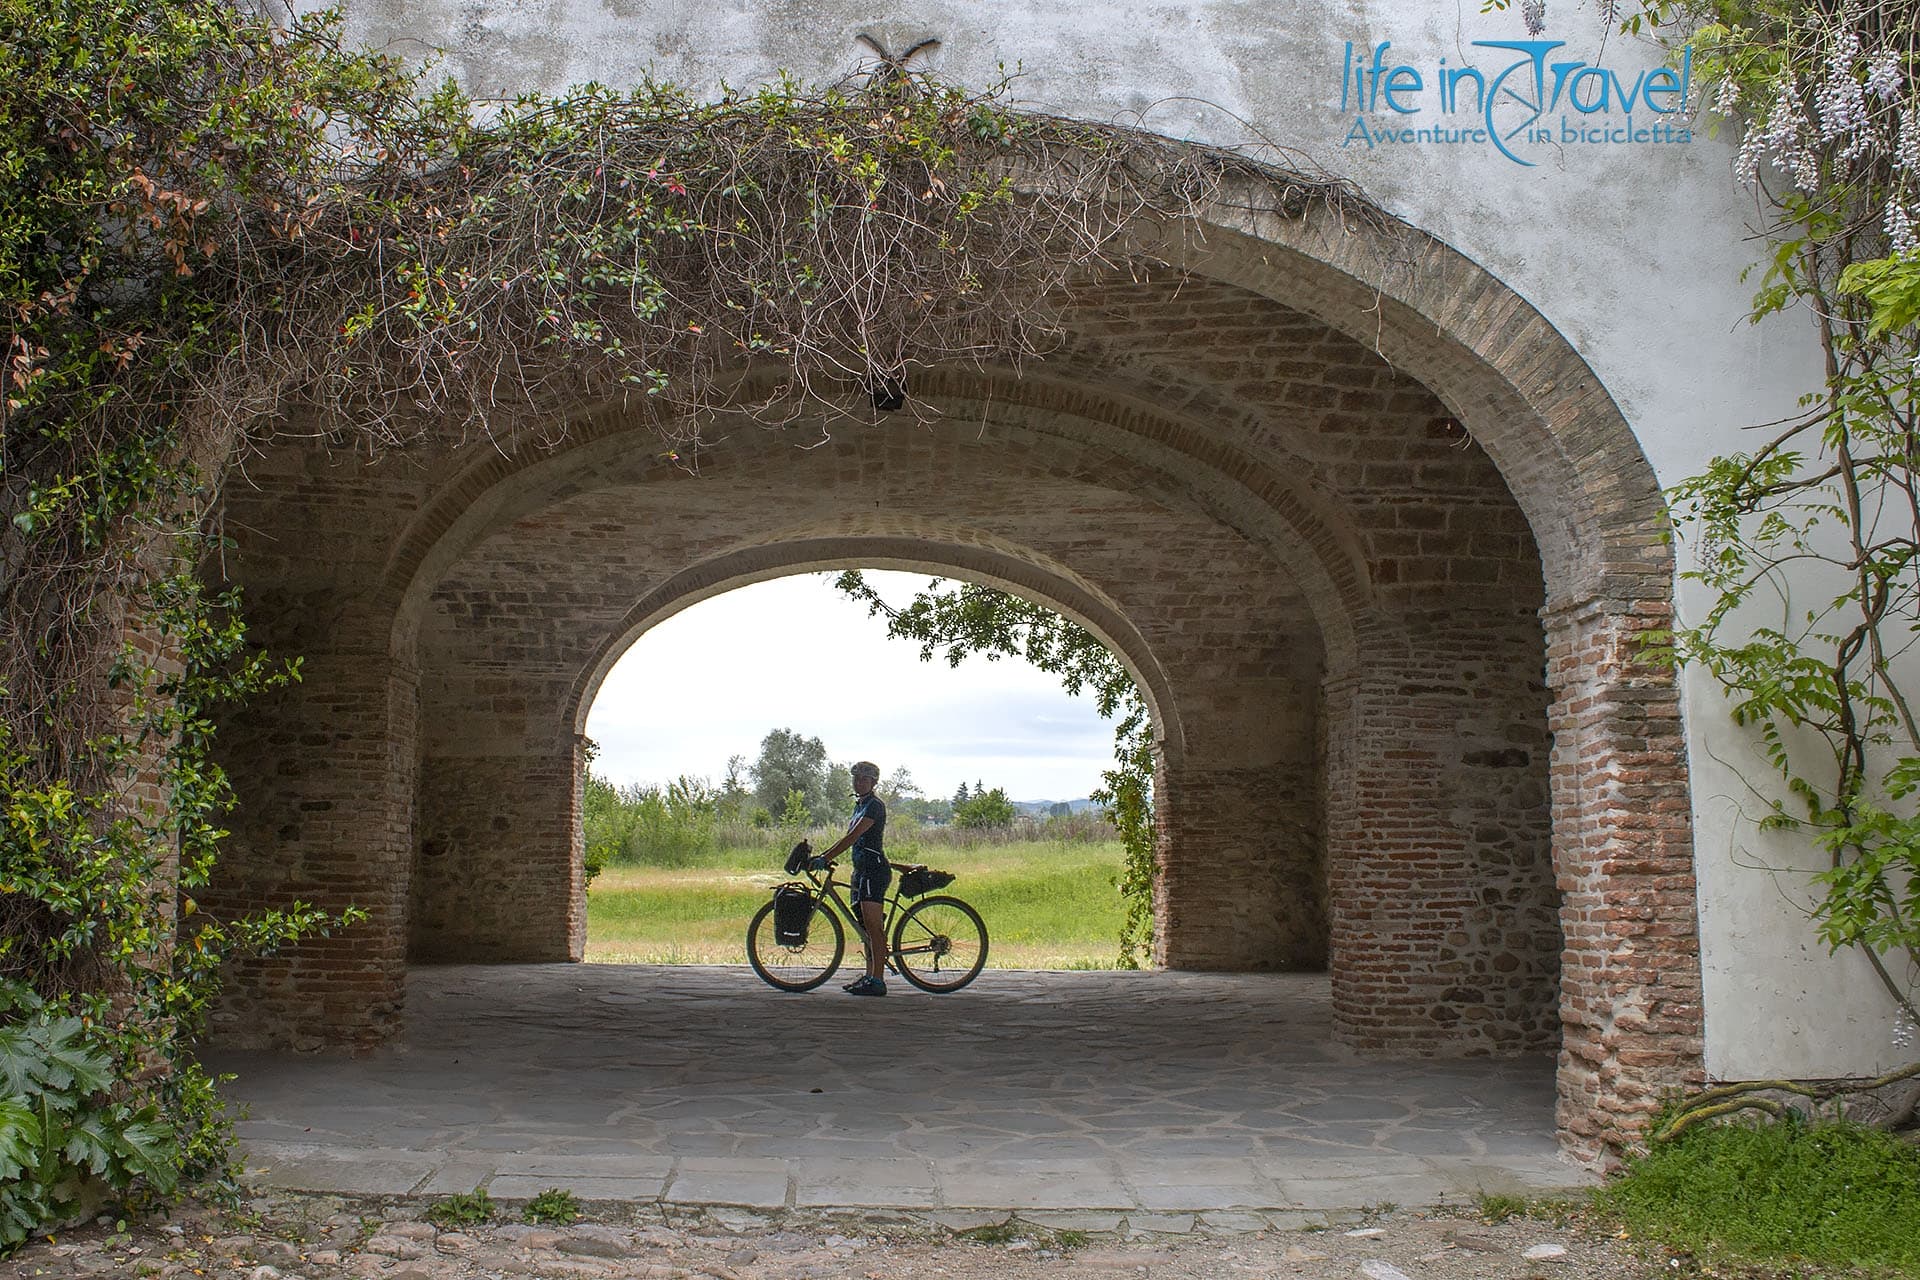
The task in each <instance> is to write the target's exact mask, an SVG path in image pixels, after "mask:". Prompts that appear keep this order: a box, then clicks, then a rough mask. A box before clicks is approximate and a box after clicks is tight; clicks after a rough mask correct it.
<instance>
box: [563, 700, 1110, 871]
mask: <svg viewBox="0 0 1920 1280" xmlns="http://www.w3.org/2000/svg"><path fill="white" fill-rule="evenodd" d="M876 790H877V791H878V792H879V793H880V796H881V798H882V799H883V800H885V801H886V803H887V812H888V820H889V823H890V824H891V826H892V831H893V833H894V834H895V837H896V839H900V838H910V837H911V834H912V833H913V832H914V831H917V830H918V829H920V828H922V827H945V826H952V827H956V828H959V829H960V830H963V831H972V832H981V831H992V830H1001V829H1006V828H1009V827H1011V826H1013V824H1014V822H1015V820H1016V819H1017V818H1018V817H1019V816H1020V815H1019V812H1018V810H1017V809H1016V807H1015V806H1014V803H1013V801H1012V800H1010V799H1009V798H1008V796H1007V793H1006V789H1005V788H1003V787H991V788H990V787H988V786H987V785H986V783H985V782H984V781H976V782H975V783H974V784H973V785H972V786H971V787H969V786H968V785H967V784H966V783H964V782H963V783H961V784H960V786H959V787H958V788H957V789H956V790H955V792H954V794H953V795H952V796H951V797H939V796H928V795H927V794H926V793H925V792H924V791H922V790H921V788H920V786H919V785H918V784H917V783H916V782H915V781H914V779H913V774H912V772H911V771H910V770H908V769H907V768H906V767H905V766H901V767H900V768H896V769H895V770H894V771H893V772H892V773H891V774H889V775H888V776H887V777H886V778H885V779H884V780H883V781H882V782H881V783H880V784H879V786H878V787H877V788H876ZM852 796H853V773H852V764H851V762H848V761H839V760H830V759H829V758H828V756H827V748H826V744H825V743H823V742H822V741H821V740H820V739H819V738H816V737H809V736H807V735H805V734H803V733H800V732H797V731H796V730H793V729H774V730H772V731H771V732H769V733H768V734H767V735H766V737H764V738H762V739H761V740H760V752H759V755H758V756H756V757H755V758H754V759H753V760H751V761H749V760H748V759H747V757H746V756H744V755H735V756H733V757H731V758H729V759H728V761H727V771H726V774H725V775H724V776H723V777H722V778H721V780H720V781H719V782H718V783H715V782H713V781H711V780H709V779H707V778H703V777H695V776H692V775H689V774H682V775H680V776H679V777H677V778H675V779H674V780H673V781H671V782H668V783H664V784H654V783H627V784H624V785H623V784H617V783H614V782H612V781H609V780H608V779H606V778H603V777H601V776H600V775H599V774H598V773H596V772H594V771H593V768H592V766H591V763H589V766H588V770H587V777H586V783H585V794H584V796H583V806H582V826H583V828H584V831H585V837H586V841H585V843H586V860H587V873H588V879H589V880H591V879H592V877H593V876H594V875H597V874H598V873H599V871H600V870H601V869H602V868H604V867H606V866H608V865H609V864H611V863H645V864H649V865H655V866H687V865H691V864H692V863H694V862H696V861H698V860H699V859H700V858H701V857H702V856H703V855H705V854H708V853H711V852H713V851H714V850H716V849H718V848H721V847H726V846H733V845H743V844H745V845H751V844H759V843H768V844H778V843H781V842H782V841H783V840H786V839H799V838H800V837H801V835H802V834H803V833H805V832H809V831H813V830H817V829H820V828H828V829H833V828H837V827H839V826H841V825H843V824H844V823H845V821H846V818H847V815H848V813H849V811H850V804H851V800H852ZM1070 815H1071V810H1070V808H1069V806H1067V805H1066V804H1064V803H1062V804H1056V805H1054V806H1053V812H1052V813H1050V814H1049V816H1050V817H1052V818H1056V819H1065V818H1068V817H1069V816H1070ZM1095 825H1098V824H1095Z"/></svg>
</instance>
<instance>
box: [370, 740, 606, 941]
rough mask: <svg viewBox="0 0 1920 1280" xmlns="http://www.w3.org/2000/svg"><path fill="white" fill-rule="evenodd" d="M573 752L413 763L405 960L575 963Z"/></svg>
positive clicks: (580, 909)
mask: <svg viewBox="0 0 1920 1280" xmlns="http://www.w3.org/2000/svg"><path fill="white" fill-rule="evenodd" d="M579 743H580V740H579V739H575V740H573V741H572V742H570V743H569V744H567V745H566V746H565V747H563V748H562V749H561V750H559V751H556V752H548V753H546V754H538V755H536V754H531V753H513V754H506V755H486V756H453V755H436V756H433V757H430V758H429V759H428V760H427V761H426V762H425V763H424V764H423V766H422V778H421V787H420V848H419V858H418V861H417V862H416V863H415V875H414V883H413V903H414V916H413V921H412V928H411V931H410V932H411V937H410V943H409V953H408V954H409V958H410V959H412V960H415V961H420V962H436V961H457V962H465V963H495V964H525V963H542V962H548V961H567V960H579V959H580V958H581V956H582V955H583V954H584V953H585V950H586V918H587V917H586V883H585V877H584V874H583V867H582V863H581V857H580V850H581V837H580V817H581V815H580V788H581V783H582V780H583V777H584V757H583V755H582V752H581V750H580V746H579Z"/></svg>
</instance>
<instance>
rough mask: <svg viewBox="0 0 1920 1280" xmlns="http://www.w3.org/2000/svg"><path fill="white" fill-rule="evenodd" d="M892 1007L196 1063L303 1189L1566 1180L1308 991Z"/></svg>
mask: <svg viewBox="0 0 1920 1280" xmlns="http://www.w3.org/2000/svg"><path fill="white" fill-rule="evenodd" d="M892 990H893V994H891V995H889V996H888V997H887V998H886V999H885V1000H859V999H855V998H852V997H849V996H845V995H843V994H841V992H840V991H839V989H838V982H837V981H836V982H835V983H833V984H831V985H829V986H827V987H823V988H821V989H820V990H818V991H814V992H810V993H808V994H805V995H787V994H782V993H779V992H775V991H773V990H772V989H770V988H768V987H766V986H764V985H762V984H761V983H760V981H759V980H758V979H756V978H755V977H754V976H753V973H752V972H751V971H750V970H748V969H746V968H744V967H742V968H665V967H628V966H601V965H538V966H515V967H477V966H471V967H470V966H451V967H444V968H426V969H420V970H416V971H415V972H414V973H413V975H412V976H411V978H410V981H409V986H408V1005H407V1009H408V1015H407V1017H408V1026H407V1032H406V1034H405V1036H404V1037H403V1038H402V1039H401V1040H400V1041H399V1042H398V1043H396V1044H394V1045H392V1046H390V1047H388V1048H386V1049H383V1050H381V1051H380V1052H378V1053H376V1054H374V1055H372V1056H370V1057H366V1058H362V1059H358V1060H353V1059H346V1058H328V1057H295V1056H289V1055H275V1054H253V1053H248V1054H239V1053H228V1054H220V1055H215V1056H214V1057H213V1059H212V1061H211V1063H210V1065H211V1066H213V1067H214V1068H215V1069H217V1070H222V1071H233V1072H237V1073H238V1074H239V1079H238V1080H237V1081H236V1082H235V1084H234V1085H233V1086H232V1093H233V1095H234V1096H235V1097H236V1098H237V1099H239V1100H240V1101H242V1102H244V1103H247V1104H249V1108H250V1118H249V1119H247V1120H245V1121H243V1122H242V1123H241V1125H240V1132H241V1136H242V1138H243V1140H244V1142H245V1146H246V1150H247V1152H248V1156H249V1161H250V1163H251V1164H252V1165H253V1166H254V1167H255V1169H256V1175H255V1176H256V1177H257V1178H258V1179H259V1180H260V1181H262V1182H263V1183H266V1184H269V1185H276V1186H281V1187H289V1188H299V1189H304V1190H325V1191H358V1192H365V1193H370V1194H403V1193H414V1194H442V1193H447V1192H452V1191H468V1190H472V1189H473V1188H474V1187H475V1186H477V1185H480V1184H483V1183H484V1184H485V1185H486V1186H487V1187H488V1189H489V1191H490V1192H491V1193H492V1194H493V1195H494V1196H495V1197H498V1198H515V1197H525V1196H531V1195H533V1194H535V1193H537V1192H539V1191H541V1190H543V1189H545V1188H547V1187H554V1186H564V1187H566V1188H568V1189H570V1190H572V1191H573V1192H574V1193H575V1194H576V1195H579V1196H581V1197H582V1198H584V1199H606V1200H649V1201H650V1200H664V1201H667V1202H669V1203H682V1204H705V1205H739V1206H746V1207H753V1208H763V1209H770V1208H778V1207H783V1206H784V1207H795V1208H808V1207H846V1208H854V1207H866V1208H902V1209H915V1210H921V1211H927V1210H952V1211H961V1210H976V1209H978V1210H1102V1211H1122V1212H1129V1213H1132V1214H1135V1215H1150V1214H1164V1215H1180V1214H1191V1213H1202V1214H1208V1215H1212V1216H1220V1215H1226V1216H1235V1215H1238V1216H1240V1217H1243V1218H1244V1217H1247V1216H1249V1215H1259V1214H1262V1213H1265V1214H1269V1215H1293V1217H1294V1218H1295V1219H1297V1218H1298V1215H1299V1214H1301V1213H1302V1212H1316V1211H1329V1210H1340V1209H1355V1208H1359V1207H1361V1206H1365V1205H1377V1204H1380V1203H1383V1202H1388V1201H1391V1202H1393V1203H1396V1204H1400V1205H1403V1206H1407V1205H1427V1204H1437V1203H1440V1202H1442V1201H1443V1200H1449V1201H1453V1202H1456V1203H1457V1202H1459V1201H1462V1200H1471V1198H1472V1197H1473V1195H1474V1194H1475V1192H1476V1191H1481V1190H1485V1191H1489V1192H1496V1191H1497V1192H1516V1191H1548V1190H1553V1189H1558V1188H1564V1187H1572V1186H1580V1185H1585V1184H1586V1183H1587V1181H1588V1178H1587V1176H1586V1175H1585V1174H1583V1173H1581V1172H1580V1171H1578V1170H1576V1169H1573V1168H1572V1167H1570V1166H1568V1165H1566V1164H1564V1163H1562V1161H1561V1160H1560V1159H1559V1157H1558V1156H1557V1154H1556V1152H1555V1148H1554V1143H1553V1120H1552V1116H1553V1070H1552V1064H1551V1062H1549V1061H1548V1060H1547V1059H1545V1058H1538V1059H1527V1060H1523V1061H1510V1062H1484V1061H1478V1062H1443V1063H1431V1062H1429V1063H1421V1062H1393V1063H1387V1062H1371V1061H1363V1060H1360V1059H1358V1058H1355V1057H1354V1056H1352V1055H1350V1054H1348V1053H1346V1052H1345V1051H1343V1050H1341V1049H1339V1048H1337V1047H1335V1046H1334V1045H1333V1044H1332V1043H1331V1041H1330V1037H1329V1033H1328V999H1327V984H1326V979H1325V978H1324V977H1314V976H1305V977H1303V976H1294V975H1285V976H1279V975H1257V976H1256V975H1215V974H1173V973H1112V972H1105V973H1021V972H1008V971H994V970H989V971H988V972H987V973H986V974H985V975H983V976H982V977H981V978H980V980H979V981H978V982H976V983H975V984H974V985H973V986H972V987H970V988H968V989H967V990H965V991H963V992H960V993H957V994H953V995H946V996H929V995H924V994H921V993H919V992H917V991H913V990H912V989H911V988H907V987H905V986H904V984H901V983H898V982H896V983H894V984H893V988H892ZM1274 1220H1275V1221H1278V1220H1279V1218H1278V1216H1275V1217H1274Z"/></svg>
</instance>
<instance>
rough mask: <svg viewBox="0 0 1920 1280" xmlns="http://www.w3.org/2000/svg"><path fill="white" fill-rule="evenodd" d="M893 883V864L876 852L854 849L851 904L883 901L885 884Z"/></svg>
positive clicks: (885, 898) (885, 895)
mask: <svg viewBox="0 0 1920 1280" xmlns="http://www.w3.org/2000/svg"><path fill="white" fill-rule="evenodd" d="M892 883H893V864H892V863H891V862H888V861H887V860H886V857H885V856H884V855H882V854H878V853H867V852H864V851H863V850H859V849H856V850H854V852H853V905H854V906H856V907H857V906H859V905H860V904H861V903H863V902H885V901H886V900H887V886H888V885H890V884H892Z"/></svg>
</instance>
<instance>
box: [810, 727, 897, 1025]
mask: <svg viewBox="0 0 1920 1280" xmlns="http://www.w3.org/2000/svg"><path fill="white" fill-rule="evenodd" d="M879 781H880V766H879V765H877V764H875V763H873V762H872V761H871V760H862V761H860V762H859V763H858V764H856V765H854V766H853V817H852V819H851V820H850V821H849V822H848V823H847V834H845V835H844V836H841V837H840V838H839V839H838V840H836V841H834V842H833V846H832V847H831V848H829V849H827V850H826V851H825V852H823V853H822V854H821V855H820V858H821V861H823V862H831V861H832V860H833V859H834V858H836V857H838V856H839V855H840V852H841V851H842V850H843V849H847V848H849V847H851V848H852V850H853V892H852V894H851V895H849V896H850V897H851V898H852V899H853V909H854V912H855V914H857V915H858V916H859V917H860V924H861V926H862V932H863V933H864V935H865V936H864V937H862V938H861V943H862V945H864V946H865V947H866V949H867V972H866V975H865V976H864V977H861V978H859V979H857V980H855V981H853V982H850V983H848V984H847V986H846V988H845V990H846V992H847V994H848V995H855V996H884V995H885V994H887V979H886V970H885V968H884V967H883V966H885V964H886V962H887V959H886V957H887V937H886V901H887V886H888V885H890V884H892V883H893V864H892V863H890V862H888V861H887V855H886V853H885V852H884V841H885V837H886V834H887V806H886V802H885V801H883V800H881V799H880V797H879V796H877V795H875V794H874V793H873V788H874V786H875V785H876V784H877V783H878V782H879Z"/></svg>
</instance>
